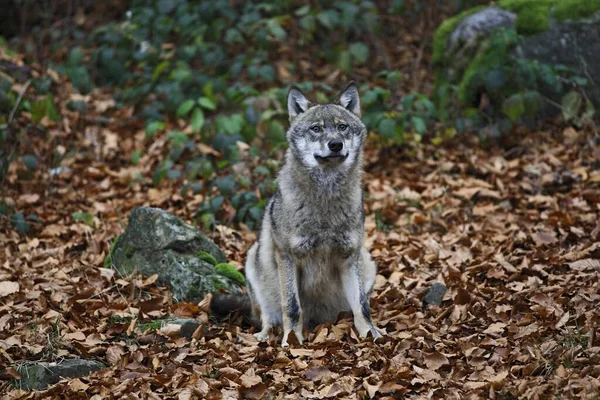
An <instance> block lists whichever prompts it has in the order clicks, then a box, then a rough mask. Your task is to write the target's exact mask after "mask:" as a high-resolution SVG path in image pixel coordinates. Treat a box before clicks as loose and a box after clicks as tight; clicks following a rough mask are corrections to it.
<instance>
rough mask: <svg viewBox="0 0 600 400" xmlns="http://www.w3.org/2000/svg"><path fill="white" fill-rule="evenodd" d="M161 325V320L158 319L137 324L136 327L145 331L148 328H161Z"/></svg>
mask: <svg viewBox="0 0 600 400" xmlns="http://www.w3.org/2000/svg"><path fill="white" fill-rule="evenodd" d="M162 325H163V321H162V320H160V319H159V320H156V321H150V322H145V323H141V324H138V328H140V330H141V331H142V332H146V331H149V330H153V331H155V330H158V329H160V328H162Z"/></svg>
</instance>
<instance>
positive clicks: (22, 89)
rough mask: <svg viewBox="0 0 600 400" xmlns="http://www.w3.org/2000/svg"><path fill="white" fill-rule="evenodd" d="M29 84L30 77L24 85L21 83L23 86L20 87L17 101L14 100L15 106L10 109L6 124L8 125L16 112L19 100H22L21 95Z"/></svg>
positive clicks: (19, 103)
mask: <svg viewBox="0 0 600 400" xmlns="http://www.w3.org/2000/svg"><path fill="white" fill-rule="evenodd" d="M29 85H31V79H29V80H28V81H27V82H25V85H23V87H22V88H21V91H20V92H19V97H17V101H16V102H15V106H14V107H13V109H12V110H11V112H10V114H9V116H8V126H10V124H11V123H12V121H13V119H14V118H15V114H16V112H17V109H18V108H19V106H20V105H21V101H22V100H23V96H24V95H25V92H26V91H27V88H29Z"/></svg>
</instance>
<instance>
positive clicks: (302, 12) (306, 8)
mask: <svg viewBox="0 0 600 400" xmlns="http://www.w3.org/2000/svg"><path fill="white" fill-rule="evenodd" d="M309 12H310V4H306V5H304V6H302V7H300V8H299V9H297V10H296V11H294V15H295V16H297V17H303V16H305V15H306V14H308V13H309Z"/></svg>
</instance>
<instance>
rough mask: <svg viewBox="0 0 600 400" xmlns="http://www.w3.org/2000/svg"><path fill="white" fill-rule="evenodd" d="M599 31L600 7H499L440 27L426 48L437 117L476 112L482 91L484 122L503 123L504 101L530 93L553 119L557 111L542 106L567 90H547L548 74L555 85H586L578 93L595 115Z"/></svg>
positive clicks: (526, 1)
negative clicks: (486, 103) (572, 80)
mask: <svg viewBox="0 0 600 400" xmlns="http://www.w3.org/2000/svg"><path fill="white" fill-rule="evenodd" d="M599 26H600V0H591V1H587V0H499V1H498V2H497V3H496V5H495V6H492V7H485V6H479V7H475V8H472V9H469V10H466V11H464V12H462V13H460V14H458V15H456V16H454V17H452V18H450V19H448V20H446V21H445V22H444V23H442V24H441V25H440V27H439V28H438V29H437V30H436V32H435V35H434V45H433V47H434V48H433V62H434V67H435V71H436V78H435V88H434V100H435V102H436V103H437V107H438V109H440V110H442V111H443V113H442V114H443V115H442V116H443V117H452V116H456V115H453V114H455V112H454V111H455V110H451V111H448V110H450V109H451V108H452V107H453V106H454V107H456V104H459V105H460V110H458V111H461V110H465V109H470V108H471V109H472V108H476V107H478V105H479V98H480V93H482V92H485V93H486V94H487V96H488V98H489V99H490V104H491V105H490V107H489V108H490V109H492V112H491V114H488V115H491V116H502V115H503V114H502V111H501V108H502V104H503V101H504V100H506V99H507V98H509V97H511V96H512V95H514V94H516V93H525V92H529V93H531V92H532V91H536V92H539V93H541V94H542V95H543V97H546V98H548V99H550V100H551V101H550V102H545V103H544V104H545V105H544V104H543V105H542V107H543V109H544V112H543V113H542V114H543V115H545V116H553V114H556V112H558V111H559V110H558V109H557V108H556V107H554V106H549V105H550V104H551V103H555V104H556V103H560V102H561V98H562V96H563V95H564V94H565V93H566V91H568V90H569V88H568V86H566V85H562V84H561V83H560V82H558V83H557V84H556V85H554V84H553V82H552V79H550V78H552V77H550V78H548V75H549V74H555V76H556V79H555V81H558V80H561V81H564V78H568V77H570V76H582V77H586V78H591V79H588V80H591V81H592V82H590V85H588V86H587V87H585V91H586V94H587V97H588V98H590V100H591V101H592V103H593V104H594V105H595V106H596V109H598V107H599V106H600V85H599V84H598V83H600V27H599ZM563 66H566V67H567V68H566V69H565V68H562V67H563ZM530 71H533V72H534V76H533V77H531V78H530V76H529V75H527V74H529V73H530ZM549 71H550V72H549ZM536 74H537V75H536ZM559 76H560V79H559ZM493 109H495V111H494V110H493ZM526 111H529V110H526ZM444 112H446V114H445V115H444Z"/></svg>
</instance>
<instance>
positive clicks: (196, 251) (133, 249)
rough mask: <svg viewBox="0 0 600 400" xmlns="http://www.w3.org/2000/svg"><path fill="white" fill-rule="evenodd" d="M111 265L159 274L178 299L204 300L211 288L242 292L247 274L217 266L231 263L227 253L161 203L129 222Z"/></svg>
mask: <svg viewBox="0 0 600 400" xmlns="http://www.w3.org/2000/svg"><path fill="white" fill-rule="evenodd" d="M107 261H108V262H107V263H108V264H109V265H107V266H110V267H112V268H114V269H115V270H116V271H117V272H118V273H119V274H120V275H121V276H127V275H130V274H131V273H133V272H134V271H135V270H138V271H140V272H141V273H142V274H143V275H145V276H151V275H154V274H157V275H158V282H159V283H160V284H166V285H169V286H170V287H171V292H172V294H173V297H174V298H175V299H176V300H178V301H191V302H194V301H199V300H201V299H202V298H203V297H204V295H205V294H206V293H214V292H218V291H226V292H230V293H239V292H240V291H241V288H240V285H241V284H243V279H242V280H240V279H232V277H231V276H229V275H231V274H224V273H222V271H221V269H217V268H216V265H219V264H222V263H224V262H225V256H224V254H223V252H222V251H221V250H220V249H219V247H218V246H217V245H215V244H214V243H213V242H212V241H211V240H210V239H209V238H208V237H206V236H205V235H204V234H203V233H202V232H200V231H199V230H198V229H196V228H194V227H193V226H191V225H190V224H188V223H186V222H184V221H183V220H181V219H180V218H178V217H176V216H174V215H173V214H170V213H168V212H166V211H164V210H161V209H159V208H148V207H138V208H136V209H134V210H133V211H132V212H131V215H130V216H129V225H128V226H127V229H126V230H125V232H124V233H123V234H122V235H121V236H119V237H118V238H117V239H116V244H115V245H114V247H113V249H112V250H111V252H110V254H109V259H108V260H107Z"/></svg>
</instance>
